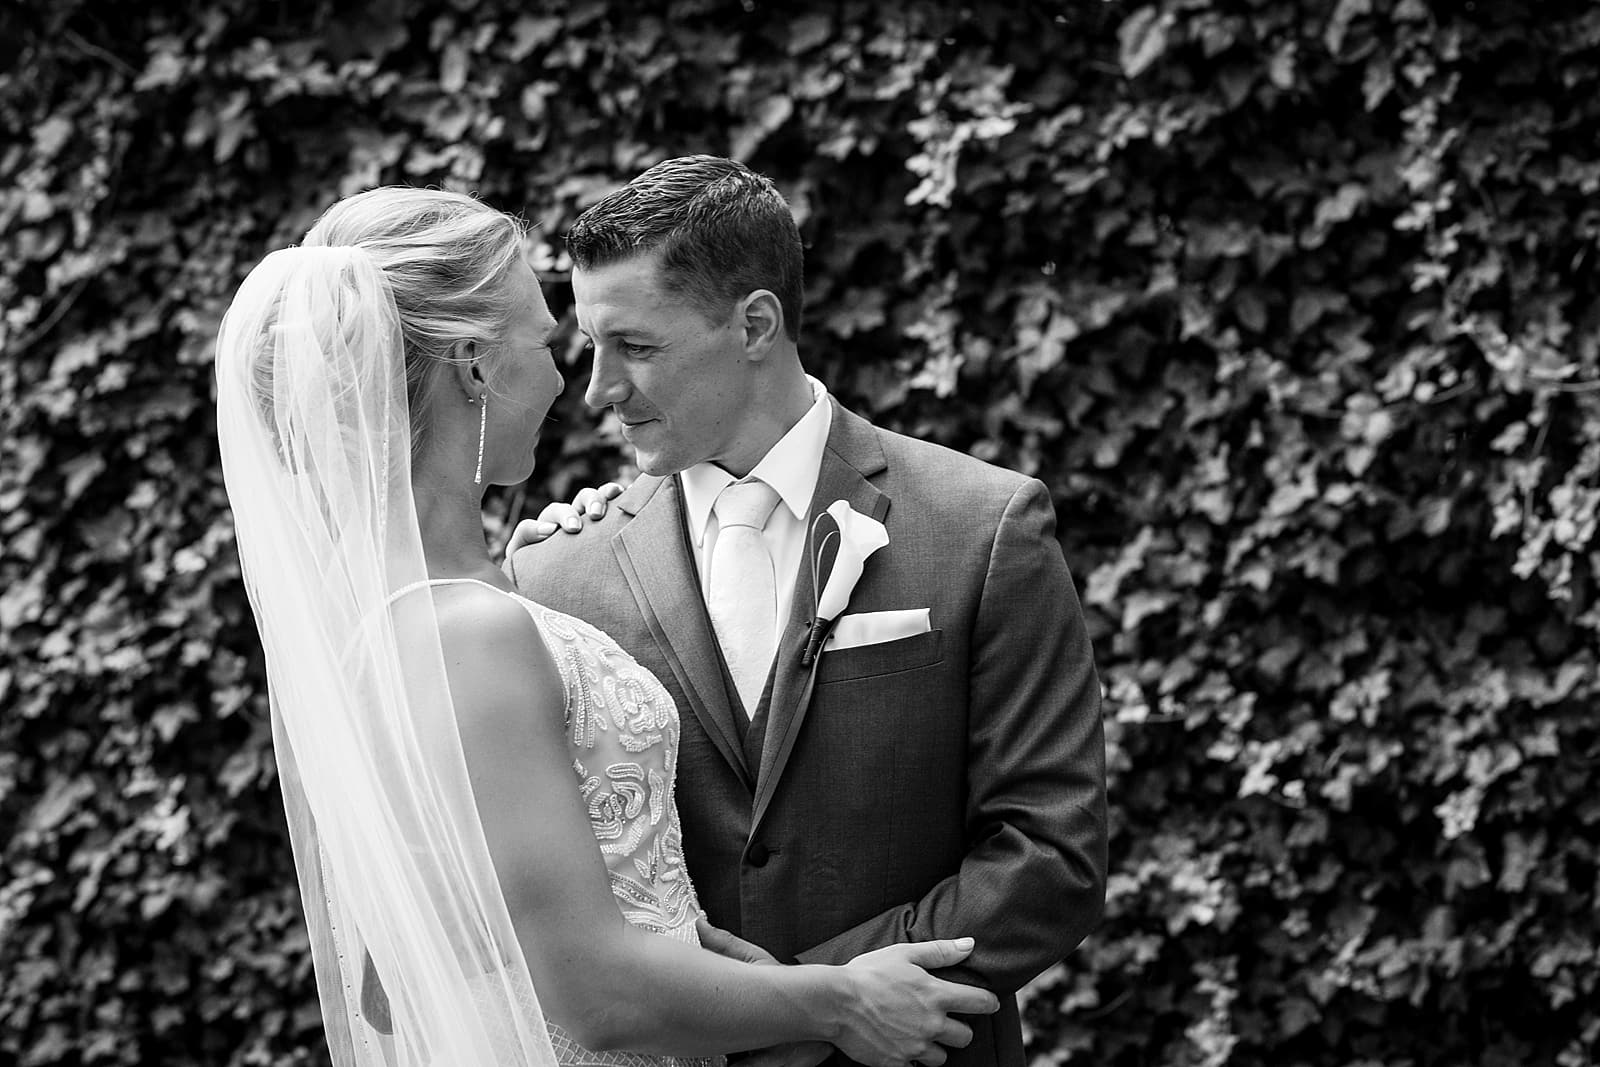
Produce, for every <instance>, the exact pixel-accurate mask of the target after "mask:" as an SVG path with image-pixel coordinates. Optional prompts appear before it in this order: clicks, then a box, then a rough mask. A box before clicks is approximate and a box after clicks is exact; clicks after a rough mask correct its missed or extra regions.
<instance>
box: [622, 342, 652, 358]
mask: <svg viewBox="0 0 1600 1067" xmlns="http://www.w3.org/2000/svg"><path fill="white" fill-rule="evenodd" d="M617 347H618V348H620V349H622V352H623V354H624V355H628V356H642V355H644V354H645V353H646V352H649V351H651V349H653V348H654V347H655V346H653V345H641V344H636V343H634V342H633V341H618V342H617Z"/></svg>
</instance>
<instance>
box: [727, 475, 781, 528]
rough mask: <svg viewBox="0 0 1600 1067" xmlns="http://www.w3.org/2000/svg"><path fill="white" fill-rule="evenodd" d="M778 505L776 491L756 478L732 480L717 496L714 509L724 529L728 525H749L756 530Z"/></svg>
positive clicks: (762, 525) (765, 521)
mask: <svg viewBox="0 0 1600 1067" xmlns="http://www.w3.org/2000/svg"><path fill="white" fill-rule="evenodd" d="M777 506H778V491H777V490H776V489H774V488H772V486H770V485H768V484H767V483H766V482H763V481H762V480H761V479H759V478H756V479H753V480H751V481H748V482H733V483H731V484H729V485H727V486H726V487H724V488H723V490H722V492H721V493H720V494H718V496H717V502H716V504H715V505H714V510H715V511H716V513H717V521H718V522H720V523H721V524H722V526H723V528H724V529H726V528H727V527H729V526H751V527H754V528H755V529H757V530H760V529H761V528H762V527H764V526H766V524H767V517H768V516H769V515H771V514H772V509H773V508H775V507H777Z"/></svg>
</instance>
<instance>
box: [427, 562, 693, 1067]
mask: <svg viewBox="0 0 1600 1067" xmlns="http://www.w3.org/2000/svg"><path fill="white" fill-rule="evenodd" d="M427 584H428V585H429V586H432V587H435V588H437V587H439V586H443V585H453V584H472V585H482V586H483V587H484V588H486V589H494V586H491V585H488V584H487V583H484V582H478V581H476V580H475V579H471V578H461V579H435V580H432V581H430V582H428V583H427ZM495 591H496V592H498V593H500V594H501V595H502V596H508V597H511V598H512V599H513V600H515V601H517V602H518V603H519V604H521V605H522V606H523V607H524V608H526V609H527V611H528V615H529V616H530V617H531V618H532V619H533V621H534V624H535V625H536V626H537V627H538V629H539V633H540V634H541V635H542V636H543V637H544V640H545V644H546V645H547V646H548V647H549V649H550V654H551V655H552V656H553V657H554V659H555V661H556V666H557V668H558V669H559V671H560V673H561V684H562V688H563V689H564V690H565V693H566V709H565V724H566V734H567V743H568V745H569V746H570V748H571V751H572V771H573V777H574V787H575V788H576V789H577V790H578V791H579V792H580V793H581V794H582V796H583V800H584V807H585V808H586V809H587V811H588V813H589V825H590V827H591V828H592V829H593V830H594V836H595V840H596V842H598V844H599V845H600V852H601V854H602V855H603V856H604V857H605V862H606V870H607V872H608V873H609V874H610V877H611V892H612V895H613V896H614V897H615V898H616V901H617V907H618V908H619V909H620V910H621V912H622V915H623V917H624V918H625V919H627V921H628V922H630V923H632V924H633V925H634V926H637V927H639V928H640V929H643V930H648V931H650V932H651V933H654V934H660V935H662V936H663V937H671V938H676V939H677V940H679V941H687V942H689V943H690V944H699V942H700V938H699V935H698V934H697V933H696V931H695V920H696V919H697V918H699V916H700V904H699V901H698V900H697V899H696V897H695V892H694V886H693V885H692V884H690V881H689V872H688V871H687V870H686V869H685V867H684V865H683V839H682V831H681V829H680V826H679V823H678V808H677V804H676V803H675V801H674V798H673V783H674V781H675V778H676V773H677V763H678V710H677V707H676V706H675V705H674V703H673V700H672V697H671V695H669V694H668V693H667V691H666V688H665V687H664V686H662V684H661V683H660V681H658V680H657V679H656V676H655V675H653V674H651V673H650V672H649V671H648V670H646V669H645V668H643V667H641V666H640V665H639V664H638V663H637V662H636V661H635V660H634V658H633V657H632V656H630V655H628V654H627V653H626V652H624V651H623V650H622V649H621V648H620V647H619V646H618V645H617V643H616V642H615V641H613V640H611V638H610V637H608V636H607V635H606V634H605V633H604V632H602V631H601V630H598V629H596V628H595V627H593V626H591V625H589V624H588V623H586V622H584V621H583V620H581V619H576V618H573V617H572V616H570V615H563V614H562V613H560V612H558V611H554V610H552V609H550V608H546V607H544V606H543V605H540V604H536V603H534V602H533V601H531V600H528V599H526V598H524V597H521V596H518V595H517V594H515V593H508V592H505V591H503V590H498V589H496V590H495ZM529 711H530V714H536V713H537V711H536V709H529ZM549 1026H550V1039H551V1043H552V1044H553V1045H554V1047H555V1052H556V1058H557V1060H558V1061H559V1062H560V1063H562V1064H564V1065H570V1067H590V1065H593V1067H715V1065H717V1064H719V1063H720V1062H721V1059H722V1058H721V1057H716V1058H683V1057H670V1056H644V1055H639V1054H637V1053H632V1052H595V1051H592V1050H590V1049H586V1048H584V1047H583V1046H582V1045H579V1044H578V1043H577V1042H576V1041H575V1040H573V1039H572V1037H571V1035H569V1034H567V1033H566V1032H565V1031H564V1030H562V1029H561V1028H560V1027H559V1026H557V1025H555V1024H554V1023H550V1024H549Z"/></svg>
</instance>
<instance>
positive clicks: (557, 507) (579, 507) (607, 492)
mask: <svg viewBox="0 0 1600 1067" xmlns="http://www.w3.org/2000/svg"><path fill="white" fill-rule="evenodd" d="M621 495H622V486H620V485H618V484H617V483H616V482H607V483H605V484H604V485H602V486H598V487H587V488H584V489H580V490H578V495H577V496H575V497H573V498H572V503H570V504H568V503H566V502H565V501H560V500H557V501H552V502H551V503H549V504H546V505H545V506H544V510H543V511H541V512H539V517H538V518H536V519H523V520H522V521H521V522H519V523H517V525H516V528H515V529H514V530H512V531H511V540H510V541H509V542H508V543H507V544H506V558H507V559H510V558H511V557H512V556H514V555H516V554H517V551H518V550H519V549H523V548H527V547H528V546H529V545H536V544H538V543H539V542H541V541H545V540H548V539H549V538H551V537H554V536H555V535H556V534H558V533H573V534H575V533H578V532H579V531H581V530H582V529H583V521H584V519H588V520H589V521H591V522H594V521H596V520H599V519H603V518H605V516H606V512H607V511H609V510H611V502H612V501H613V500H615V499H616V498H617V497H619V496H621Z"/></svg>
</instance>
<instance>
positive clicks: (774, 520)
mask: <svg viewBox="0 0 1600 1067" xmlns="http://www.w3.org/2000/svg"><path fill="white" fill-rule="evenodd" d="M806 381H807V382H809V383H810V385H811V395H812V398H813V399H812V402H811V407H810V408H808V409H807V410H806V413H805V414H804V415H802V416H800V421H799V422H797V423H795V424H794V425H793V426H791V427H790V428H789V432H788V433H786V434H784V435H783V436H782V437H780V438H779V439H778V443H777V444H775V445H773V446H772V448H771V449H770V450H768V452H767V454H766V455H765V456H762V457H761V462H759V463H757V464H756V465H755V469H754V470H752V471H751V472H750V473H749V475H748V476H747V477H749V478H760V479H761V480H762V481H764V482H766V483H767V484H768V485H770V486H772V488H774V489H776V490H777V491H778V497H779V503H778V506H777V507H775V508H773V509H772V517H771V518H769V519H767V525H766V527H765V528H763V529H762V531H761V536H762V538H763V540H765V541H766V543H767V551H768V552H770V553H772V567H773V572H774V577H775V579H776V584H777V593H778V604H777V608H778V633H779V635H780V636H781V635H782V633H783V628H784V627H785V626H787V625H788V624H789V611H790V609H791V608H792V607H793V604H794V587H795V579H796V577H797V576H798V575H799V573H800V561H801V559H802V558H803V557H804V554H805V545H806V530H807V522H808V520H809V518H810V512H811V495H812V493H814V492H815V491H816V488H817V476H818V475H819V474H820V473H821V472H822V453H823V450H824V449H826V448H827V446H828V431H829V430H831V429H832V428H833V407H832V405H830V404H829V403H828V391H827V390H826V389H824V388H823V386H822V383H821V382H819V381H817V380H816V379H815V378H813V377H811V376H810V375H809V374H808V375H806ZM736 480H737V479H735V478H734V476H733V475H731V474H729V473H728V472H727V471H725V470H723V469H722V468H721V467H719V466H717V465H716V464H715V463H696V464H695V465H694V466H692V467H690V468H689V469H688V470H686V471H684V472H683V506H684V510H685V512H686V513H687V514H688V519H689V535H690V540H691V541H692V542H693V545H694V561H695V565H696V567H697V568H698V569H699V573H700V596H701V597H702V599H703V598H704V597H705V596H706V561H707V560H709V559H710V558H711V553H712V551H713V550H714V549H715V548H716V545H717V531H718V523H717V515H716V512H714V511H713V510H712V505H714V504H715V503H716V502H717V495H718V494H719V493H721V492H722V490H723V488H724V487H725V486H727V485H728V484H729V483H730V482H733V481H736Z"/></svg>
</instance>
